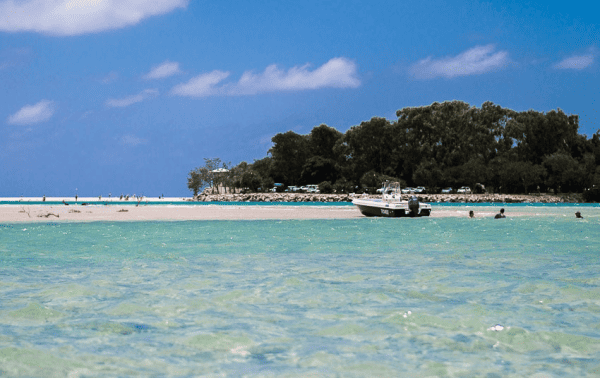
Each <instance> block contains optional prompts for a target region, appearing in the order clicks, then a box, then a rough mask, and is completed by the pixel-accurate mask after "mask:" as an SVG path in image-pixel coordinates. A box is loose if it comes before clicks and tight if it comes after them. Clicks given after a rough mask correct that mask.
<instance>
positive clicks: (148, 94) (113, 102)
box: [106, 89, 158, 108]
mask: <svg viewBox="0 0 600 378" xmlns="http://www.w3.org/2000/svg"><path fill="white" fill-rule="evenodd" d="M156 96H158V89H145V90H143V91H141V92H140V93H138V94H136V95H133V96H129V97H125V98H120V99H115V98H111V99H108V100H106V106H108V107H111V108H124V107H127V106H129V105H133V104H135V103H138V102H142V101H144V100H147V99H149V98H152V97H156Z"/></svg>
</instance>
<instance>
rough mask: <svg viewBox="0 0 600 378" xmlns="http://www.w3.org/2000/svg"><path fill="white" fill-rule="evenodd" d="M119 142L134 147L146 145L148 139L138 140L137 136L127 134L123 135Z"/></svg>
mask: <svg viewBox="0 0 600 378" xmlns="http://www.w3.org/2000/svg"><path fill="white" fill-rule="evenodd" d="M119 142H120V143H121V144H122V145H124V146H130V147H134V146H137V145H139V144H146V143H147V142H148V141H147V140H146V139H142V138H138V137H136V136H135V135H131V134H127V135H123V136H122V137H121V139H120V140H119Z"/></svg>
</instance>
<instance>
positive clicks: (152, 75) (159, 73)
mask: <svg viewBox="0 0 600 378" xmlns="http://www.w3.org/2000/svg"><path fill="white" fill-rule="evenodd" d="M180 72H181V70H180V69H179V63H177V62H169V61H168V60H167V61H166V62H164V63H163V64H161V65H160V66H157V67H154V68H153V69H152V70H151V71H150V72H149V73H148V74H147V75H145V76H144V79H146V80H151V79H162V78H164V77H169V76H173V75H176V74H178V73H180Z"/></svg>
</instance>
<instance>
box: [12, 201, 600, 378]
mask: <svg viewBox="0 0 600 378" xmlns="http://www.w3.org/2000/svg"><path fill="white" fill-rule="evenodd" d="M544 209H547V208H546V207H536V206H522V207H519V208H518V210H519V211H522V212H525V213H526V214H525V215H523V216H519V217H511V216H510V212H511V211H517V209H516V208H515V207H510V208H507V210H508V211H507V215H508V218H506V219H502V220H494V219H492V218H491V217H476V218H475V219H469V218H464V217H462V218H457V217H446V218H433V217H429V218H414V219H411V218H398V219H387V218H357V219H343V220H285V221H274V220H253V221H178V222H89V223H68V222H64V223H52V222H47V223H2V224H0V298H1V299H0V376H27V377H37V376H40V377H51V376H58V377H65V376H69V377H100V376H101V377H107V376H109V377H110V376H119V377H121V376H171V377H185V376H207V377H310V376H312V377H465V376H467V377H471V376H473V377H475V376H476V377H488V378H491V377H523V376H525V377H563V376H568V377H592V376H598V375H600V274H599V272H600V259H599V255H600V231H599V229H600V227H599V226H600V208H598V207H585V206H580V207H577V208H574V207H564V208H560V209H558V210H556V209H555V208H553V210H552V212H551V213H552V214H546V213H545V212H547V211H546V210H544ZM575 209H577V210H580V211H581V212H582V213H583V215H584V217H585V218H584V219H575V217H574V215H573V213H574V212H575V211H576V210H575ZM434 211H435V208H434ZM476 213H477V211H476ZM476 216H477V214H476Z"/></svg>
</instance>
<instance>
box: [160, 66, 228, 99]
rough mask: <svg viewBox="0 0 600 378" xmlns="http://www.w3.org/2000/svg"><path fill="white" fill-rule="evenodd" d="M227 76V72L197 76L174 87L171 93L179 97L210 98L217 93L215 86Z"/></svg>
mask: <svg viewBox="0 0 600 378" xmlns="http://www.w3.org/2000/svg"><path fill="white" fill-rule="evenodd" d="M227 76H229V72H223V71H218V70H215V71H212V72H209V73H205V74H202V75H198V76H196V77H194V78H192V79H191V80H190V81H188V82H187V83H183V84H179V85H176V86H175V87H174V88H173V89H172V90H171V93H172V94H175V95H179V96H196V97H203V96H212V95H215V94H217V92H218V91H219V90H218V88H215V85H217V84H219V83H220V82H221V81H223V80H225V78H227Z"/></svg>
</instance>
